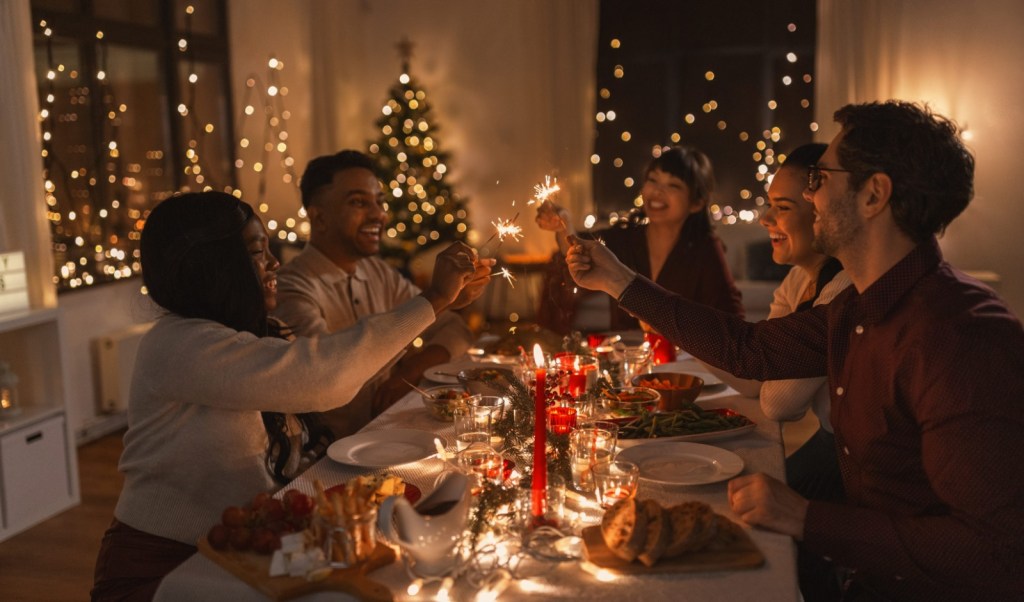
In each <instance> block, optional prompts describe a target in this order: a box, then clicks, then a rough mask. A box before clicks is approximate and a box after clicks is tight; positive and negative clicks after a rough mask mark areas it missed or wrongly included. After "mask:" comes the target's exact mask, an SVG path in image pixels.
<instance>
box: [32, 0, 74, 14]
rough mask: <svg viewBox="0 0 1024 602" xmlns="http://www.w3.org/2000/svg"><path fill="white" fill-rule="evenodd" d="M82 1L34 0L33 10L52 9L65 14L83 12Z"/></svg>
mask: <svg viewBox="0 0 1024 602" xmlns="http://www.w3.org/2000/svg"><path fill="white" fill-rule="evenodd" d="M81 4H82V3H81V0H32V8H42V9H51V10H56V11H60V12H65V13H77V12H79V11H81V10H82V7H81Z"/></svg>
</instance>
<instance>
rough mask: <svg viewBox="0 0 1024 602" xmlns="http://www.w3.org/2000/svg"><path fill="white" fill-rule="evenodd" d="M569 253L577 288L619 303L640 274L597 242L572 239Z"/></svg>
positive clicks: (571, 269)
mask: <svg viewBox="0 0 1024 602" xmlns="http://www.w3.org/2000/svg"><path fill="white" fill-rule="evenodd" d="M569 244H570V245H571V246H570V247H569V252H568V253H567V254H566V256H565V263H566V265H568V266H569V274H571V275H572V279H573V280H575V281H576V284H578V285H580V286H582V287H584V288H588V289H591V290H595V291H604V292H606V293H608V294H609V295H611V296H612V298H613V299H618V298H619V297H621V296H622V291H624V290H626V287H627V286H629V284H630V283H631V282H633V279H634V278H636V272H634V271H633V270H631V269H629V268H628V267H626V266H625V265H623V263H622V262H621V261H619V259H618V258H617V257H615V254H614V253H612V252H611V251H610V250H609V249H608V247H606V246H604V245H603V244H601V242H600V241H596V240H580V239H578V238H576V237H575V236H571V237H569Z"/></svg>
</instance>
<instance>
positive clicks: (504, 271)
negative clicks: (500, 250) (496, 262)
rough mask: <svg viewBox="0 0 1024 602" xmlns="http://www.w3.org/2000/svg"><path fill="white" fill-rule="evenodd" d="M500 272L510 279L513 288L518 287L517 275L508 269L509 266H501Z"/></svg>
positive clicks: (506, 278)
mask: <svg viewBox="0 0 1024 602" xmlns="http://www.w3.org/2000/svg"><path fill="white" fill-rule="evenodd" d="M498 274H499V275H500V276H501V277H502V278H504V279H505V280H508V284H509V286H511V287H512V288H515V287H516V277H515V276H513V275H512V272H510V271H508V268H501V271H499V272H498Z"/></svg>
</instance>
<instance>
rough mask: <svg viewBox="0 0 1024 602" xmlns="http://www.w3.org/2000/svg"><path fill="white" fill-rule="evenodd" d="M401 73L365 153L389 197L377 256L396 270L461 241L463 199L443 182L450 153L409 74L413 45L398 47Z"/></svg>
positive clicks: (464, 223) (466, 226) (404, 42)
mask: <svg viewBox="0 0 1024 602" xmlns="http://www.w3.org/2000/svg"><path fill="white" fill-rule="evenodd" d="M398 48H399V51H400V53H401V57H402V73H401V75H400V76H399V77H398V82H397V83H396V84H395V85H394V86H392V87H391V90H390V91H389V98H388V100H387V102H386V103H385V104H384V106H383V108H382V109H381V112H382V115H381V117H380V119H378V120H377V127H378V128H380V137H379V138H378V139H377V140H376V141H375V142H372V143H371V144H370V147H369V150H370V153H371V155H373V156H374V157H375V158H376V159H377V161H378V164H379V167H380V173H381V174H382V177H383V178H384V185H385V187H386V188H387V189H388V191H389V194H390V197H389V201H388V206H389V209H390V210H391V224H390V225H389V227H388V230H387V236H385V238H384V244H383V245H382V249H381V253H382V255H383V256H384V257H385V258H386V259H388V260H389V261H390V262H391V263H392V264H394V265H395V266H396V267H398V268H399V269H403V270H404V269H406V268H407V267H408V263H409V260H410V259H411V258H412V257H413V256H414V255H416V254H417V253H420V252H421V251H424V250H426V249H427V248H428V247H431V246H433V245H436V244H440V243H450V242H452V241H455V240H465V239H466V235H467V233H468V231H469V224H468V223H467V221H466V220H467V218H468V214H467V212H466V200H465V199H463V198H460V197H459V196H457V195H456V194H455V191H454V190H452V187H451V186H450V185H449V183H448V181H447V176H448V154H447V153H445V152H443V151H442V150H441V144H440V141H439V139H438V136H437V131H438V127H437V124H436V123H435V122H434V119H433V115H432V111H431V106H430V103H429V102H427V94H426V92H425V91H424V90H423V88H422V86H420V85H418V84H417V83H416V80H414V79H413V78H412V76H410V75H409V59H410V57H411V56H412V43H411V42H410V41H409V40H407V39H403V40H402V42H401V43H399V44H398Z"/></svg>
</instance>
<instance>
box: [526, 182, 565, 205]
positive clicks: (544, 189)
mask: <svg viewBox="0 0 1024 602" xmlns="http://www.w3.org/2000/svg"><path fill="white" fill-rule="evenodd" d="M561 189H562V187H561V186H559V185H558V178H552V177H551V176H544V182H543V183H542V184H537V185H536V186H534V187H533V200H531V201H530V202H528V203H527V205H532V204H534V203H543V202H544V201H546V200H548V198H550V197H551V195H553V194H555V193H556V192H558V191H559V190H561Z"/></svg>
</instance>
